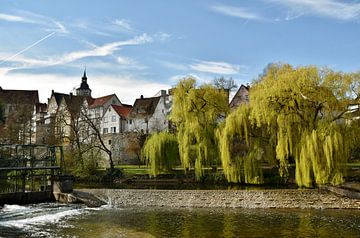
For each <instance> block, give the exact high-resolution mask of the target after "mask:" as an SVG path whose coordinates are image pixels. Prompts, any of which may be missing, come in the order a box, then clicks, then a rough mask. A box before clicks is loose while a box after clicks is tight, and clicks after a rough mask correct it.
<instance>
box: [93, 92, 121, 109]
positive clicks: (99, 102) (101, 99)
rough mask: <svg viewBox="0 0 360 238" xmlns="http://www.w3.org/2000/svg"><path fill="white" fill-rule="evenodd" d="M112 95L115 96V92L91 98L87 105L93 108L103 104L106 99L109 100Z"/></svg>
mask: <svg viewBox="0 0 360 238" xmlns="http://www.w3.org/2000/svg"><path fill="white" fill-rule="evenodd" d="M114 96H115V97H116V98H117V96H116V94H111V95H107V96H103V97H99V98H93V99H92V100H91V101H90V102H89V101H88V102H89V107H91V108H94V107H99V106H103V105H104V104H105V103H106V102H107V101H109V100H110V99H111V98H112V97H114ZM119 101H120V100H119Z"/></svg>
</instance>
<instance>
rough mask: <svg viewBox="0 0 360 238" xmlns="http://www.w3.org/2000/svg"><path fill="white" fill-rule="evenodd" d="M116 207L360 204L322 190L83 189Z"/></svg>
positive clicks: (349, 206) (348, 206)
mask: <svg viewBox="0 0 360 238" xmlns="http://www.w3.org/2000/svg"><path fill="white" fill-rule="evenodd" d="M81 191H84V192H89V193H91V194H93V195H95V196H97V197H99V198H100V199H102V200H104V201H107V202H108V203H110V204H111V205H113V206H116V207H127V206H131V207H133V206H140V207H154V206H155V207H203V208H215V207H230V208H302V209H303V208H315V209H329V208H337V209H360V200H357V199H350V198H347V197H343V196H339V195H336V194H334V193H331V192H329V191H327V190H323V189H321V190H320V189H281V190H280V189H279V190H137V189H82V190H81Z"/></svg>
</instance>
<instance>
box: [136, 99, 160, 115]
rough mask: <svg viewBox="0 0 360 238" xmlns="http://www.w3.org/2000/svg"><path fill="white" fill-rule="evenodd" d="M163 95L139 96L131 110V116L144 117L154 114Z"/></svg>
mask: <svg viewBox="0 0 360 238" xmlns="http://www.w3.org/2000/svg"><path fill="white" fill-rule="evenodd" d="M160 98H161V97H151V98H138V99H136V100H135V103H134V106H133V108H132V109H131V111H130V114H129V117H131V118H142V117H146V116H151V115H152V114H154V111H155V109H156V106H157V105H158V103H159V100H160Z"/></svg>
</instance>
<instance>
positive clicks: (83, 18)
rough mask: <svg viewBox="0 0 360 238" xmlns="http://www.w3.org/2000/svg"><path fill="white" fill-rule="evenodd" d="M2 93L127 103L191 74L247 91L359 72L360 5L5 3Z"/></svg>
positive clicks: (284, 0) (273, 0)
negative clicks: (267, 76) (299, 72)
mask: <svg viewBox="0 0 360 238" xmlns="http://www.w3.org/2000/svg"><path fill="white" fill-rule="evenodd" d="M0 35H1V37H0V86H1V87H2V88H4V89H10V88H12V89H38V90H39V92H40V98H41V100H42V101H43V102H46V98H48V97H49V96H50V93H51V90H52V89H54V90H55V91H59V92H64V93H68V92H70V91H71V90H73V88H76V87H78V86H79V84H80V80H81V76H82V73H83V69H84V66H85V65H86V68H87V74H88V82H89V85H90V87H91V88H92V90H93V96H102V95H106V94H111V93H116V94H117V95H118V97H119V98H120V100H121V101H122V102H125V103H133V101H134V100H135V98H136V97H139V96H140V94H143V95H145V96H152V95H154V94H155V93H156V92H157V91H159V90H160V89H167V88H169V87H171V86H173V85H175V84H176V82H177V80H178V79H180V78H182V77H184V76H186V75H192V76H194V77H197V78H198V79H199V81H200V82H210V81H211V80H212V79H214V78H215V77H220V76H224V77H227V78H229V77H232V78H233V79H234V80H235V81H236V82H237V84H238V85H240V84H246V83H250V82H251V81H252V80H253V79H255V78H256V77H257V76H258V75H259V74H260V73H261V72H262V70H263V69H264V68H265V67H266V65H267V64H268V63H271V62H286V63H290V64H292V65H295V66H297V65H309V64H313V65H318V66H321V67H330V68H332V69H334V70H341V71H358V70H359V62H360V54H359V49H360V40H359V39H360V1H345V0H344V1H340V0H251V1H250V0H248V1H245V0H243V1H242V0H238V1H235V0H233V1H231V0H228V1H215V0H199V1H194V0H181V1H180V0H178V1H175V0H168V1H164V0H122V1H117V0H112V1H111V0H107V1H94V0H92V1H91V0H87V1H85V0H77V1H73V0H62V1H50V0H47V1H45V0H37V1H29V0H22V1H20V0H11V1H10V0H1V3H0Z"/></svg>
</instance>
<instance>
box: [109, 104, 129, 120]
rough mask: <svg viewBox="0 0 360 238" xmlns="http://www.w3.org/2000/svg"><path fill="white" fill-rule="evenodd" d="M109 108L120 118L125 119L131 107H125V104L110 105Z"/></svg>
mask: <svg viewBox="0 0 360 238" xmlns="http://www.w3.org/2000/svg"><path fill="white" fill-rule="evenodd" d="M111 106H112V107H113V108H114V110H115V111H116V113H117V114H118V115H119V116H121V117H127V116H128V115H129V113H130V111H131V108H132V106H130V105H126V104H124V105H121V106H120V105H113V104H112V105H111Z"/></svg>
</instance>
